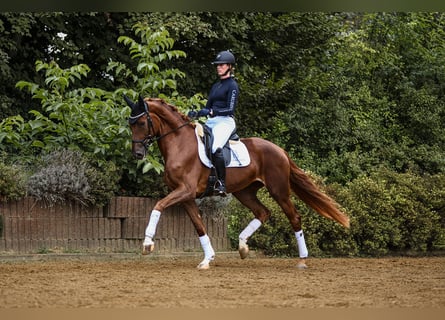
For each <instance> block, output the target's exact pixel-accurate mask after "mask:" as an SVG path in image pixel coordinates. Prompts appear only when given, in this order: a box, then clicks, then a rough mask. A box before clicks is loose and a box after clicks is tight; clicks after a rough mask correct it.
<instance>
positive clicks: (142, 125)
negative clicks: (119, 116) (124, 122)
mask: <svg viewBox="0 0 445 320" xmlns="http://www.w3.org/2000/svg"><path fill="white" fill-rule="evenodd" d="M124 99H125V101H126V102H127V104H128V106H129V107H130V108H131V114H130V117H129V118H128V123H129V124H130V129H131V133H132V148H131V151H132V153H133V156H134V157H136V158H137V159H142V158H143V157H144V156H145V152H146V150H147V148H148V146H149V145H150V144H151V143H152V142H153V140H154V132H153V130H154V129H153V122H152V119H151V117H150V113H149V108H148V104H147V103H146V102H145V101H144V99H143V98H142V97H141V96H139V98H138V101H137V102H133V101H131V99H130V98H128V97H127V96H126V95H124Z"/></svg>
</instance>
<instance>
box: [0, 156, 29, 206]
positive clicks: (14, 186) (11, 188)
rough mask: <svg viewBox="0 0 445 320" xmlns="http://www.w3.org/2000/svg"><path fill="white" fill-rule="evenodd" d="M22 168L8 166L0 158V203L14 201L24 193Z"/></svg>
mask: <svg viewBox="0 0 445 320" xmlns="http://www.w3.org/2000/svg"><path fill="white" fill-rule="evenodd" d="M25 176H26V174H25V173H24V171H23V168H21V167H19V166H17V165H8V164H6V163H4V162H3V160H2V159H1V158H0V201H8V200H16V199H19V198H21V197H23V196H24V195H25V193H26V188H25Z"/></svg>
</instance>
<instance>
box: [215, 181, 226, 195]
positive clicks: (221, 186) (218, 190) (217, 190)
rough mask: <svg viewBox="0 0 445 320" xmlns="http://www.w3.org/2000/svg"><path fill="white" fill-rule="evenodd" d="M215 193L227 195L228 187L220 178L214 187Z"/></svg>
mask: <svg viewBox="0 0 445 320" xmlns="http://www.w3.org/2000/svg"><path fill="white" fill-rule="evenodd" d="M213 193H214V194H215V195H217V196H221V197H225V196H227V193H226V187H225V186H224V184H223V183H222V182H221V181H220V180H218V181H216V183H215V186H214V189H213Z"/></svg>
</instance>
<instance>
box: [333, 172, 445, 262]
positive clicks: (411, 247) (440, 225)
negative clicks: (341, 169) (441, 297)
mask: <svg viewBox="0 0 445 320" xmlns="http://www.w3.org/2000/svg"><path fill="white" fill-rule="evenodd" d="M444 184H445V175H444V174H438V175H434V176H430V175H426V176H419V175H417V174H415V173H395V172H393V171H390V170H388V169H385V168H381V169H378V170H377V171H375V172H374V173H372V174H371V175H369V176H361V177H359V178H357V179H355V180H354V181H352V182H351V183H349V184H348V185H347V186H346V187H345V188H339V189H338V191H339V192H338V193H337V199H338V200H339V201H341V202H342V204H343V205H344V206H345V207H346V208H347V210H348V212H350V214H351V217H352V219H351V220H352V223H351V225H352V227H351V232H352V235H353V237H354V239H355V241H356V243H357V245H358V246H359V247H360V252H361V253H362V254H364V255H382V254H388V253H394V252H409V251H414V252H420V253H422V252H426V251H430V250H435V249H440V248H443V247H444V239H445V225H444V216H445V212H444V208H445V200H444V199H445V197H444V195H445V191H444Z"/></svg>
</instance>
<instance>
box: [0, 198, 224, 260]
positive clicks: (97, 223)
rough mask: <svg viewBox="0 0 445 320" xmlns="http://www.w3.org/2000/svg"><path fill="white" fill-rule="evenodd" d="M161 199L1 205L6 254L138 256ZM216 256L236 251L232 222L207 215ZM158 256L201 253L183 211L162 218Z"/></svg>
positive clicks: (0, 236)
mask: <svg viewBox="0 0 445 320" xmlns="http://www.w3.org/2000/svg"><path fill="white" fill-rule="evenodd" d="M155 203H156V200H154V199H149V198H139V197H115V198H113V199H111V201H110V203H109V204H108V205H107V206H105V207H101V208H91V207H84V206H81V205H79V204H77V203H74V202H73V203H67V204H64V205H55V206H52V207H44V206H42V205H41V204H40V203H39V202H37V201H36V200H35V199H33V198H30V197H27V198H24V199H22V200H19V201H13V202H7V203H4V202H3V203H1V202H0V252H6V253H7V252H11V253H38V252H62V253H73V252H134V251H139V250H140V249H141V243H142V240H143V237H144V231H145V227H146V225H147V219H148V215H149V213H150V212H151V210H152V208H153V207H154V205H155ZM203 220H204V223H205V225H206V227H207V230H208V234H209V237H210V239H211V240H212V244H213V247H214V249H215V250H216V251H225V250H228V249H229V247H230V243H229V239H228V237H227V219H225V218H215V217H214V216H212V215H210V214H206V213H205V212H204V213H203ZM155 238H156V239H155V245H156V249H155V250H156V252H159V253H163V252H164V253H165V252H187V251H199V250H201V245H200V243H199V239H198V235H197V233H196V231H195V228H194V227H193V225H192V223H191V221H190V219H189V217H188V215H187V213H186V212H185V210H184V209H183V208H181V207H180V206H177V207H172V208H169V209H167V210H165V212H163V213H162V215H161V219H160V221H159V224H158V228H157V232H156V236H155Z"/></svg>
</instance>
